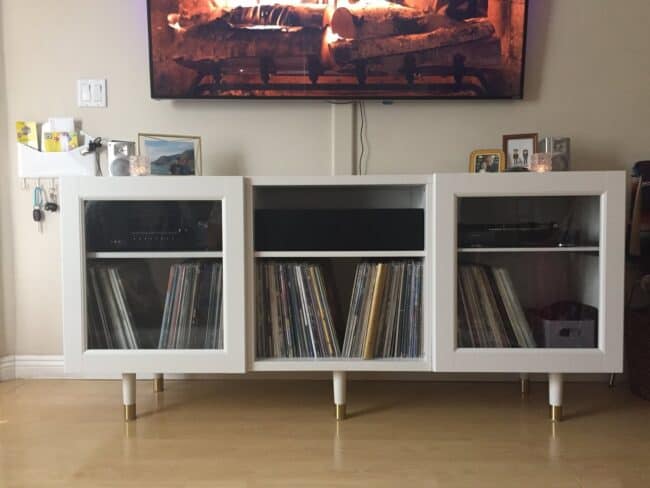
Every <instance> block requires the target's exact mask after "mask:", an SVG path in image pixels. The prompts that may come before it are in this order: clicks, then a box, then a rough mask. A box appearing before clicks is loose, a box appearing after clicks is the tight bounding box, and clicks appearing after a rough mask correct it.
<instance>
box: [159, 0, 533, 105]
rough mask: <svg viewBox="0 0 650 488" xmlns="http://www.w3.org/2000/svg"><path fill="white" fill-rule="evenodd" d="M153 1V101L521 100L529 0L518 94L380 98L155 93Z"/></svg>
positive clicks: (522, 95)
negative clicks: (509, 95)
mask: <svg viewBox="0 0 650 488" xmlns="http://www.w3.org/2000/svg"><path fill="white" fill-rule="evenodd" d="M152 1H153V0H147V37H148V40H149V45H148V46H147V48H148V49H147V51H148V52H147V54H148V56H149V93H150V96H151V98H152V99H153V100H283V101H290V100H296V101H306V100H313V101H323V100H325V101H327V100H341V101H348V102H355V101H365V100H379V101H391V102H392V101H400V102H407V101H422V100H523V99H524V81H525V77H526V76H525V73H526V51H527V42H528V12H529V9H528V7H529V0H524V32H523V41H522V51H523V52H522V54H521V71H520V75H519V95H518V96H511V97H507V96H482V95H479V96H475V97H472V96H465V95H463V96H457V97H454V96H440V95H431V96H426V95H425V96H414V97H407V96H396V97H380V96H356V97H355V96H335V97H331V96H313V97H310V96H302V95H298V96H295V97H294V96H279V95H278V96H276V95H270V96H263V97H259V96H254V95H245V96H244V95H237V96H232V95H231V96H219V95H205V96H194V95H176V96H171V95H166V96H157V95H156V94H155V93H154V81H153V80H154V63H153V56H152V54H151V47H152V44H153V39H152V33H151V30H152V25H151V2H152Z"/></svg>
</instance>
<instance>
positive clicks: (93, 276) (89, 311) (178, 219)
mask: <svg viewBox="0 0 650 488" xmlns="http://www.w3.org/2000/svg"><path fill="white" fill-rule="evenodd" d="M243 214H244V181H243V178H242V177H234V176H227V177H216V176H201V177H198V176H183V177H155V176H152V177H146V178H91V177H79V178H77V177H70V178H63V179H62V180H61V231H62V236H63V238H62V269H63V316H64V354H65V369H66V371H67V372H70V373H78V372H81V373H88V374H95V373H101V374H105V373H109V374H114V373H123V372H137V373H228V372H243V371H244V370H245V367H246V356H245V337H246V334H245V306H244V302H245V288H244V278H243V276H244V254H245V251H244V248H245V246H244V223H243V218H242V216H243Z"/></svg>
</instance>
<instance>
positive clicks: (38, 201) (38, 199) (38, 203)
mask: <svg viewBox="0 0 650 488" xmlns="http://www.w3.org/2000/svg"><path fill="white" fill-rule="evenodd" d="M43 217H44V215H43V188H41V186H40V185H37V186H35V187H34V209H33V210H32V219H33V220H34V222H36V223H37V224H38V231H39V232H40V233H42V232H43Z"/></svg>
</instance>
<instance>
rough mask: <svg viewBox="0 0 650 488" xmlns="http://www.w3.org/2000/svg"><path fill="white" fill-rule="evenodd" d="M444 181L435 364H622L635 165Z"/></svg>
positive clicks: (456, 368)
mask: <svg viewBox="0 0 650 488" xmlns="http://www.w3.org/2000/svg"><path fill="white" fill-rule="evenodd" d="M435 181H436V182H435V200H434V201H435V216H436V221H435V230H434V238H433V239H434V242H435V256H436V257H435V262H434V273H435V276H436V278H435V279H436V286H435V292H434V297H433V299H434V303H433V306H434V309H435V316H436V321H435V326H434V329H435V340H434V344H433V347H434V350H435V359H434V363H435V364H434V369H435V370H436V371H449V372H477V373H478V372H494V373H502V372H503V373H531V372H541V373H551V372H562V373H571V372H613V371H618V370H620V369H621V368H622V350H623V330H622V322H623V281H624V280H623V270H624V240H625V218H624V215H625V174H624V173H623V172H556V173H547V174H535V173H517V174H515V173H504V174H496V175H490V174H487V175H476V174H444V175H436V176H435Z"/></svg>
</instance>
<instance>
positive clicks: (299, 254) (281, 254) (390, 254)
mask: <svg viewBox="0 0 650 488" xmlns="http://www.w3.org/2000/svg"><path fill="white" fill-rule="evenodd" d="M425 255H426V253H425V251H257V252H255V257H256V258H423V257H425Z"/></svg>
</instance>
